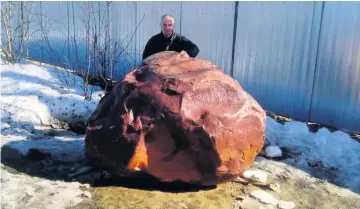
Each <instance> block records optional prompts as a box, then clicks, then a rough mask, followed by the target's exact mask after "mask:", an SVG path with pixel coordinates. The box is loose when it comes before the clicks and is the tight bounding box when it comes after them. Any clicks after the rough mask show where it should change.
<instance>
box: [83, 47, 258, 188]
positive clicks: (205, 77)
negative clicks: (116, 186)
mask: <svg viewBox="0 0 360 209" xmlns="http://www.w3.org/2000/svg"><path fill="white" fill-rule="evenodd" d="M264 132H265V112H264V110H263V109H262V108H261V107H260V105H259V104H258V103H257V102H256V101H255V100H254V99H253V98H252V97H251V96H250V95H249V94H248V93H246V92H245V91H244V90H243V89H242V88H241V86H240V85H239V83H238V82H237V81H235V80H234V79H232V78H231V77H230V76H228V75H226V74H224V73H223V72H222V71H221V70H220V69H219V68H218V67H216V66H215V65H213V64H211V63H210V62H207V61H203V60H197V59H193V58H190V57H189V56H188V55H187V54H186V53H184V52H182V53H177V52H161V53H158V54H155V55H153V56H151V57H148V58H147V59H146V60H144V61H143V62H142V63H141V64H140V65H139V66H138V67H137V68H136V69H135V70H133V71H132V72H130V73H129V74H128V75H127V76H126V77H125V78H124V79H123V80H122V81H121V82H119V83H118V84H117V85H116V86H115V87H114V88H113V89H112V91H111V92H110V93H108V94H106V95H105V96H104V97H103V99H102V100H101V101H100V103H99V105H98V107H97V109H96V110H95V111H94V113H93V114H92V116H91V117H90V119H89V121H88V127H87V133H86V138H85V143H86V146H85V153H86V156H87V157H88V158H89V159H90V161H91V162H93V163H94V164H96V165H98V166H101V167H103V168H105V169H107V170H108V171H109V172H111V173H114V174H117V175H134V174H136V173H147V174H150V175H152V176H155V177H157V178H158V179H160V180H161V181H177V180H180V181H183V182H188V183H194V184H199V185H215V184H217V183H221V182H224V181H228V180H231V179H233V178H235V177H236V176H238V175H240V174H241V173H242V172H243V171H244V170H245V169H247V168H248V167H249V166H250V165H251V164H252V162H253V161H254V158H255V156H256V155H257V154H258V153H259V152H260V150H261V149H262V147H263V145H264Z"/></svg>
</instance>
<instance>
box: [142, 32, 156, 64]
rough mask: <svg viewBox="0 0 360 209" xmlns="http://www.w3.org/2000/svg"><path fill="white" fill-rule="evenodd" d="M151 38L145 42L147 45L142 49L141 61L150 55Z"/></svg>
mask: <svg viewBox="0 0 360 209" xmlns="http://www.w3.org/2000/svg"><path fill="white" fill-rule="evenodd" d="M153 42H154V41H153V37H152V38H150V40H149V41H148V42H147V44H146V45H145V49H144V52H143V55H142V59H143V60H144V59H146V58H147V57H149V56H150V55H152V54H153V53H152V51H153V49H152V45H153Z"/></svg>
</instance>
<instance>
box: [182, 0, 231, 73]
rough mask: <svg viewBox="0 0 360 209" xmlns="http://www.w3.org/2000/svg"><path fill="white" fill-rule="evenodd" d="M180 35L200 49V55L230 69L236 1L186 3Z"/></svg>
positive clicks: (228, 70)
mask: <svg viewBox="0 0 360 209" xmlns="http://www.w3.org/2000/svg"><path fill="white" fill-rule="evenodd" d="M181 10H182V15H181V34H182V35H184V36H185V37H187V38H188V39H190V40H191V41H192V42H194V43H195V44H196V45H197V46H198V47H199V49H200V52H199V55H198V56H197V58H200V59H206V60H209V61H211V62H213V63H214V64H216V65H218V66H219V67H221V68H222V69H224V71H225V72H226V73H228V74H230V70H231V53H232V46H233V35H234V34H233V31H234V13H235V2H206V3H204V2H183V3H182V9H181Z"/></svg>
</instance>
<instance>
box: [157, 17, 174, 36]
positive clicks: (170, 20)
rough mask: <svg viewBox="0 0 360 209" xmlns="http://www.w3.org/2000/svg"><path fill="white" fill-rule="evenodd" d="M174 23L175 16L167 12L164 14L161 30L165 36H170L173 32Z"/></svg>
mask: <svg viewBox="0 0 360 209" xmlns="http://www.w3.org/2000/svg"><path fill="white" fill-rule="evenodd" d="M174 23H175V19H174V16H172V15H170V14H166V15H163V16H162V18H161V22H160V26H161V32H162V33H163V34H164V36H165V37H169V36H170V35H171V34H172V33H173V31H174Z"/></svg>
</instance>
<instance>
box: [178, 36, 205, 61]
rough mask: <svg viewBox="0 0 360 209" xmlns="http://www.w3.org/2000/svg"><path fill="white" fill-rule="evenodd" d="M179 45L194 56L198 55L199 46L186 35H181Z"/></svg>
mask: <svg viewBox="0 0 360 209" xmlns="http://www.w3.org/2000/svg"><path fill="white" fill-rule="evenodd" d="M179 45H180V46H181V48H182V50H184V51H186V52H187V53H188V55H189V56H190V57H192V58H194V57H196V56H197V55H198V54H199V51H200V50H199V48H198V47H197V46H196V45H195V44H194V43H193V42H191V41H190V40H189V39H187V38H185V37H184V36H181V37H180V41H179Z"/></svg>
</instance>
